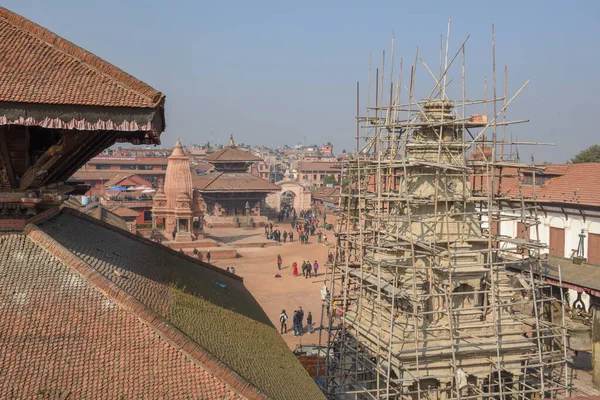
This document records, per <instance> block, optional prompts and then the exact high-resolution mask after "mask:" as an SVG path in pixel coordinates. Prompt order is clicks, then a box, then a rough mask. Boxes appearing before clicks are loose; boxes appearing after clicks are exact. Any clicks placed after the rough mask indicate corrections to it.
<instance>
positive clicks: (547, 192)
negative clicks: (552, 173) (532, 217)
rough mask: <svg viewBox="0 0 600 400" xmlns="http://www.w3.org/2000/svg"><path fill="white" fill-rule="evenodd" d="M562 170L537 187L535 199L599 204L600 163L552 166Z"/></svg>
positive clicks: (591, 204) (588, 204)
mask: <svg viewBox="0 0 600 400" xmlns="http://www.w3.org/2000/svg"><path fill="white" fill-rule="evenodd" d="M554 167H555V168H556V169H560V170H562V175H558V176H556V177H554V178H552V179H550V180H548V181H547V182H546V183H544V185H543V186H542V187H541V188H539V189H537V190H538V192H537V196H536V197H537V199H538V200H541V201H551V202H557V203H567V204H578V205H586V206H596V207H597V206H600V196H599V195H598V194H599V193H600V163H585V164H567V165H563V166H560V167H559V166H554Z"/></svg>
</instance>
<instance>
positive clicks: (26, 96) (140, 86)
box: [0, 7, 164, 108]
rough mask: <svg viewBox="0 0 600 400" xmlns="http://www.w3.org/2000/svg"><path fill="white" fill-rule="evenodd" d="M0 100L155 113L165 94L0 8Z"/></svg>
mask: <svg viewBox="0 0 600 400" xmlns="http://www.w3.org/2000/svg"><path fill="white" fill-rule="evenodd" d="M0 54H2V57H1V58H0V101H5V102H17V103H39V104H69V105H84V106H90V105H92V106H108V107H135V108H155V107H156V106H157V105H158V104H159V103H161V102H162V101H163V99H164V95H163V94H162V93H160V92H158V91H157V90H155V89H153V88H152V87H150V86H148V85H147V84H145V83H144V82H142V81H140V80H138V79H136V78H135V77H133V76H131V75H129V74H127V73H125V72H124V71H122V70H120V69H119V68H117V67H115V66H113V65H111V64H109V63H108V62H106V61H104V60H102V59H101V58H99V57H97V56H95V55H94V54H92V53H90V52H88V51H86V50H84V49H82V48H80V47H78V46H76V45H74V44H73V43H71V42H69V41H67V40H65V39H63V38H61V37H60V36H58V35H56V34H54V33H52V32H50V31H49V30H47V29H45V28H43V27H41V26H39V25H37V24H35V23H33V22H31V21H29V20H27V19H25V18H23V17H21V16H20V15H17V14H15V13H13V12H11V11H9V10H7V9H5V8H1V7H0Z"/></svg>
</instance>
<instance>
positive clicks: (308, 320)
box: [306, 311, 313, 333]
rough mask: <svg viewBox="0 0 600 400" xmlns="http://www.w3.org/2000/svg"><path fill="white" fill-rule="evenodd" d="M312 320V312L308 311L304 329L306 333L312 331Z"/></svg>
mask: <svg viewBox="0 0 600 400" xmlns="http://www.w3.org/2000/svg"><path fill="white" fill-rule="evenodd" d="M312 322H313V321H312V314H311V313H310V311H309V312H308V315H307V316H306V330H307V331H308V333H313V327H312Z"/></svg>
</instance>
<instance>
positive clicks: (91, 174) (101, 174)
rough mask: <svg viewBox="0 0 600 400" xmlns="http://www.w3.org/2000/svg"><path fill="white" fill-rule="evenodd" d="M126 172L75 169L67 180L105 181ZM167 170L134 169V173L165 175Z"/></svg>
mask: <svg viewBox="0 0 600 400" xmlns="http://www.w3.org/2000/svg"><path fill="white" fill-rule="evenodd" d="M124 172H125V173H126V172H127V171H125V170H110V169H102V170H82V169H80V170H78V171H76V172H75V173H74V174H73V175H72V176H71V178H69V181H96V180H100V179H103V180H104V181H105V183H106V182H107V181H108V180H109V179H112V178H114V177H115V176H118V175H123V173H124ZM166 172H167V171H165V170H161V169H159V170H146V171H144V170H139V171H137V170H136V171H135V174H136V175H141V176H144V175H165V174H166Z"/></svg>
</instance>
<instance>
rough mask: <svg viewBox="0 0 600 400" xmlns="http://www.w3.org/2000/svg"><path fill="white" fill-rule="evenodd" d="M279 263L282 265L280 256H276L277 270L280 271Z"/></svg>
mask: <svg viewBox="0 0 600 400" xmlns="http://www.w3.org/2000/svg"><path fill="white" fill-rule="evenodd" d="M281 263H283V260H282V259H281V254H277V269H281Z"/></svg>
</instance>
